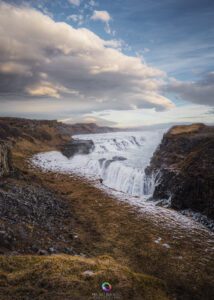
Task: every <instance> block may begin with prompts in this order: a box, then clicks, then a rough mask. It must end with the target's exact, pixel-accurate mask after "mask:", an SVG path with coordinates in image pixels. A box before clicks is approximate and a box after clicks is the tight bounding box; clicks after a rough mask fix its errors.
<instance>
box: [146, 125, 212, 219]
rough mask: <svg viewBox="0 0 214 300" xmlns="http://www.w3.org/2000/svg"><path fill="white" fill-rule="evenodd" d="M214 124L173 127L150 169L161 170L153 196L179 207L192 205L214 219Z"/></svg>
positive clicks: (165, 136) (155, 171)
mask: <svg viewBox="0 0 214 300" xmlns="http://www.w3.org/2000/svg"><path fill="white" fill-rule="evenodd" d="M213 154H214V127H213V126H205V125H203V124H194V125H186V126H175V127H172V128H171V129H170V130H169V131H168V132H167V133H166V134H165V135H164V137H163V139H162V142H161V144H160V146H159V148H158V149H157V150H156V152H155V153H154V155H153V157H152V159H151V162H150V166H149V167H148V168H147V169H146V173H147V174H148V175H149V176H150V175H151V174H152V173H153V174H157V175H156V176H157V179H156V183H157V185H156V187H155V191H154V195H153V198H154V199H156V200H160V199H161V200H166V201H168V203H169V204H170V205H171V207H172V208H175V209H179V210H180V209H192V210H194V211H196V212H200V213H202V214H204V215H206V216H207V217H209V218H212V219H214V155H213Z"/></svg>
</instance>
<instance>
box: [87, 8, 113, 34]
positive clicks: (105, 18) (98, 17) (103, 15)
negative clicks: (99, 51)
mask: <svg viewBox="0 0 214 300" xmlns="http://www.w3.org/2000/svg"><path fill="white" fill-rule="evenodd" d="M111 19H112V18H111V16H110V14H109V13H108V12H107V11H105V10H95V11H94V13H93V15H92V16H91V20H93V21H101V22H103V23H105V31H106V32H107V33H108V34H111V33H112V31H111V28H110V25H109V22H110V21H111Z"/></svg>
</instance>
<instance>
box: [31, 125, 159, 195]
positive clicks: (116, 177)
mask: <svg viewBox="0 0 214 300" xmlns="http://www.w3.org/2000/svg"><path fill="white" fill-rule="evenodd" d="M162 136H163V130H159V131H144V132H117V133H105V134H88V135H79V136H74V137H73V138H75V139H82V140H93V142H94V144H95V150H94V151H93V152H91V153H90V154H88V155H75V156H74V157H72V158H70V159H68V158H66V157H65V156H63V155H62V154H61V153H60V152H56V151H53V152H48V153H40V154H38V155H36V156H35V157H34V158H33V162H34V164H35V165H38V166H42V167H43V169H46V170H52V171H58V172H66V173H69V172H71V173H76V174H80V175H83V176H86V177H87V178H90V179H91V178H93V179H101V178H102V179H103V184H104V185H105V186H106V187H109V188H111V189H114V190H116V191H120V192H123V193H125V194H128V195H132V196H138V197H141V196H144V197H148V196H150V195H152V194H153V190H154V185H155V182H154V179H153V178H151V179H150V180H148V178H146V176H145V173H144V170H145V168H146V167H147V166H148V165H149V161H150V158H151V156H152V154H153V152H154V151H155V150H156V148H157V146H158V145H159V144H160V141H161V139H162Z"/></svg>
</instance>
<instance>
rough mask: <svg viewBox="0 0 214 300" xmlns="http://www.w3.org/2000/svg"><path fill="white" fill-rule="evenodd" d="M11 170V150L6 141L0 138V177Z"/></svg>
mask: <svg viewBox="0 0 214 300" xmlns="http://www.w3.org/2000/svg"><path fill="white" fill-rule="evenodd" d="M11 171H12V162H11V152H10V147H9V145H8V143H6V142H4V141H2V140H0V178H1V177H3V176H7V175H9V174H10V172H11Z"/></svg>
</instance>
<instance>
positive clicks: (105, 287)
mask: <svg viewBox="0 0 214 300" xmlns="http://www.w3.org/2000/svg"><path fill="white" fill-rule="evenodd" d="M102 290H103V292H105V293H110V292H111V290H112V286H111V284H110V283H109V282H103V283H102Z"/></svg>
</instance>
